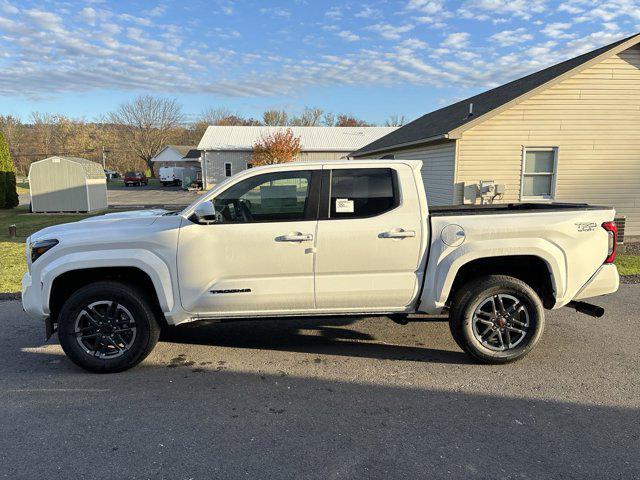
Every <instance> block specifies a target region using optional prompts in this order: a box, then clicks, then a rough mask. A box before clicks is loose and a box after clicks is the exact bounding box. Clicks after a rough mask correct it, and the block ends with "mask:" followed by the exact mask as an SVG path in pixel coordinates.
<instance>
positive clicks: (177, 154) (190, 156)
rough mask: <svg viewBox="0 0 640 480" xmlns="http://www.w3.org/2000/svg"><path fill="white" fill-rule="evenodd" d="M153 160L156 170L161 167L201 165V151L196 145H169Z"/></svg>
mask: <svg viewBox="0 0 640 480" xmlns="http://www.w3.org/2000/svg"><path fill="white" fill-rule="evenodd" d="M151 161H152V162H154V164H155V171H156V172H157V171H158V169H159V168H161V167H199V166H200V151H199V150H198V149H197V148H196V147H195V145H167V146H166V147H164V148H163V149H162V150H160V151H159V152H158V153H157V154H156V156H155V157H153V158H152V159H151Z"/></svg>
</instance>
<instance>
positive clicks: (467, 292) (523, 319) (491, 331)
mask: <svg viewBox="0 0 640 480" xmlns="http://www.w3.org/2000/svg"><path fill="white" fill-rule="evenodd" d="M449 328H450V330H451V334H452V335H453V338H454V339H455V341H456V343H457V344H458V345H459V346H460V347H461V348H462V349H463V350H464V351H466V352H467V353H468V354H469V355H471V356H472V357H474V358H475V359H477V360H479V361H481V362H483V363H492V364H501V363H508V362H512V361H514V360H518V359H520V358H522V357H524V356H525V355H526V354H527V353H529V352H530V351H531V349H532V348H533V347H534V346H535V345H536V344H537V343H538V340H540V337H541V335H542V331H543V330H544V308H543V306H542V302H541V301H540V297H538V295H537V294H536V292H535V291H534V290H533V289H532V288H531V287H530V286H529V285H527V284H526V283H524V282H523V281H521V280H518V279H517V278H513V277H509V276H506V275H489V276H485V277H481V278H478V279H476V280H473V281H471V282H469V283H468V284H466V285H464V286H462V287H461V288H460V290H459V291H458V293H457V294H456V296H455V298H454V300H453V304H452V309H451V315H450V317H449Z"/></svg>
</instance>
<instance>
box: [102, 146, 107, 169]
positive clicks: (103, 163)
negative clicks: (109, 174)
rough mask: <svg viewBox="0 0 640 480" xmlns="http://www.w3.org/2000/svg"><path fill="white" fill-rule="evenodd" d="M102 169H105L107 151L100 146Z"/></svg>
mask: <svg viewBox="0 0 640 480" xmlns="http://www.w3.org/2000/svg"><path fill="white" fill-rule="evenodd" d="M102 169H103V170H106V169H107V151H106V150H105V149H104V147H102Z"/></svg>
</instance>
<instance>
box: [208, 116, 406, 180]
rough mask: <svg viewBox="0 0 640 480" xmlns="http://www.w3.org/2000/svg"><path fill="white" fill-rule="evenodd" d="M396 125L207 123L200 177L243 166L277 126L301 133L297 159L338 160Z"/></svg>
mask: <svg viewBox="0 0 640 480" xmlns="http://www.w3.org/2000/svg"><path fill="white" fill-rule="evenodd" d="M396 128H397V127H239V126H238V127H226V126H211V127H208V128H207V130H206V132H205V134H204V136H203V137H202V140H200V143H199V144H198V150H200V151H202V152H203V158H204V160H205V161H204V163H203V165H202V174H203V178H206V181H207V184H208V185H209V186H211V185H212V184H215V183H219V182H221V181H222V180H224V179H225V178H227V177H230V176H231V175H234V174H235V173H238V172H239V171H242V170H245V169H246V168H247V167H248V165H249V163H250V161H251V155H252V151H253V145H254V144H255V143H256V142H257V141H259V140H260V139H261V138H263V137H266V136H268V135H271V134H273V133H274V132H277V131H279V130H286V129H291V131H292V132H293V134H294V136H296V137H300V143H301V147H302V152H301V153H300V157H299V158H298V161H314V160H340V159H343V158H349V155H350V153H351V152H353V151H354V150H358V149H359V148H361V147H363V146H365V145H367V144H369V143H371V142H373V141H375V140H377V139H379V138H380V137H383V136H384V135H387V134H389V133H391V132H393V131H394V130H396Z"/></svg>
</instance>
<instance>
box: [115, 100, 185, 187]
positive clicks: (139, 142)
mask: <svg viewBox="0 0 640 480" xmlns="http://www.w3.org/2000/svg"><path fill="white" fill-rule="evenodd" d="M107 118H108V120H109V123H111V124H112V125H114V126H116V127H118V129H119V130H120V131H121V132H122V134H123V140H124V143H125V145H126V146H127V147H128V148H129V149H131V150H132V151H133V152H135V154H136V155H137V156H138V158H140V159H141V160H143V161H144V162H145V164H146V165H147V167H148V168H149V169H150V171H151V175H152V176H153V175H154V168H153V167H154V165H153V162H152V161H151V159H152V158H153V157H154V156H155V155H156V153H158V152H159V151H160V150H161V149H162V148H163V147H165V146H166V145H167V143H168V140H169V138H170V137H171V133H172V131H173V130H175V129H176V128H178V127H179V126H180V123H181V122H182V119H183V116H182V108H181V106H180V105H179V104H178V103H177V102H176V100H175V99H169V98H158V97H152V96H151V95H143V96H139V97H137V98H135V99H133V100H132V101H131V102H128V103H123V104H122V105H120V107H119V108H118V109H117V110H116V111H115V112H111V113H110V114H109V115H108V116H107Z"/></svg>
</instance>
